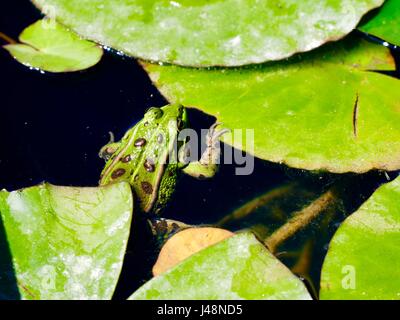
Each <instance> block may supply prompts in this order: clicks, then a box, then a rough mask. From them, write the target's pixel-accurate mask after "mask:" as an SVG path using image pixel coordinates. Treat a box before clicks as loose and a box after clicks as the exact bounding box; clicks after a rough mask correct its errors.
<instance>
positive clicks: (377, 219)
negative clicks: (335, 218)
mask: <svg viewBox="0 0 400 320" xmlns="http://www.w3.org/2000/svg"><path fill="white" fill-rule="evenodd" d="M399 213H400V178H397V179H396V180H395V181H393V182H391V183H388V184H386V185H384V186H382V187H381V188H379V189H378V190H377V191H376V192H375V193H374V194H373V195H372V197H371V198H370V199H369V200H368V201H367V202H365V203H364V204H363V205H362V206H361V208H360V209H359V210H358V211H357V212H356V213H354V214H353V215H351V216H350V217H349V218H347V219H346V221H345V222H344V223H343V224H342V225H341V227H340V228H339V230H338V231H337V233H336V234H335V236H334V238H333V240H332V242H331V244H330V247H329V251H328V255H327V257H326V258H325V262H324V266H323V269H322V276H321V292H320V297H321V299H363V300H364V299H372V300H375V299H382V300H385V299H396V300H397V299H399V298H400V250H399V248H400V215H399Z"/></svg>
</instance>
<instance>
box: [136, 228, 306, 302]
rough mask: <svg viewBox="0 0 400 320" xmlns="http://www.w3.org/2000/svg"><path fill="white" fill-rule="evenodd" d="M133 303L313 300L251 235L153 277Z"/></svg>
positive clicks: (212, 249)
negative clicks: (158, 300) (159, 301)
mask: <svg viewBox="0 0 400 320" xmlns="http://www.w3.org/2000/svg"><path fill="white" fill-rule="evenodd" d="M130 299H132V300H147V299H152V300H157V299H166V300H170V299H184V300H186V299H196V300H199V299H202V300H223V299H227V300H233V299H235V300H236V299H248V300H253V299H257V300H259V299H282V300H296V299H299V300H300V299H302V300H306V299H311V297H310V295H309V293H308V292H307V290H306V288H305V286H304V284H303V283H302V282H301V281H300V280H299V279H298V278H297V277H296V276H295V275H293V274H292V273H291V272H290V271H289V270H288V269H287V268H286V267H285V266H284V265H283V264H282V263H281V262H280V261H279V260H278V259H276V258H275V257H274V256H273V255H272V254H271V253H270V252H269V251H268V250H267V249H265V247H264V246H263V245H262V244H261V243H260V242H258V240H257V239H256V238H255V237H254V235H252V234H251V233H244V234H239V235H236V236H233V237H231V238H228V239H227V240H224V241H222V242H220V243H218V244H216V245H213V246H211V247H208V248H207V249H204V250H202V251H200V252H198V253H196V254H194V255H192V256H191V257H189V258H188V259H186V260H184V261H183V262H181V263H180V264H178V265H177V266H176V267H174V268H172V269H171V270H170V271H167V272H166V273H164V274H162V275H160V276H158V277H155V278H153V279H152V280H150V281H149V282H147V283H146V284H145V285H144V286H142V287H141V288H139V290H138V291H136V292H135V293H134V294H133V295H132V296H131V297H130Z"/></svg>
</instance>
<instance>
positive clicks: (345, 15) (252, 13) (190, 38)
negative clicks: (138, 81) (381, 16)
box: [33, 0, 383, 66]
mask: <svg viewBox="0 0 400 320" xmlns="http://www.w3.org/2000/svg"><path fill="white" fill-rule="evenodd" d="M33 2H34V3H35V4H36V5H37V6H38V7H39V8H42V10H43V11H44V12H51V14H52V16H54V17H56V18H57V19H58V20H59V21H60V22H62V23H63V24H65V25H66V26H68V27H70V28H72V29H73V30H74V31H76V32H77V33H78V34H80V35H81V36H83V37H85V38H88V39H91V40H94V41H97V42H99V43H102V44H104V45H107V46H110V47H113V48H115V49H118V50H121V51H123V52H125V53H126V54H129V55H132V56H135V57H140V58H142V59H146V60H154V61H163V62H169V63H174V64H180V65H190V66H215V65H223V66H238V65H244V64H251V63H259V62H264V61H269V60H280V59H283V58H286V57H288V56H291V55H293V54H294V53H296V52H299V51H308V50H311V49H314V48H316V47H318V46H320V45H321V44H324V43H326V42H328V41H332V40H337V39H340V38H342V37H343V36H345V35H346V34H348V33H349V32H350V31H352V30H353V29H354V28H355V27H356V25H357V24H358V22H359V21H360V19H361V17H362V16H363V15H364V14H365V13H366V12H368V11H369V10H371V9H373V8H376V7H379V6H380V5H382V3H383V0H318V1H316V0H302V1H298V0H279V1H276V0H275V1H271V0H257V1H254V0H251V1H249V0H211V1H210V0H175V1H165V0H153V1H146V0H121V1H110V0H97V1H93V0H33Z"/></svg>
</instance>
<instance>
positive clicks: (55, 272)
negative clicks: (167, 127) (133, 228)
mask: <svg viewBox="0 0 400 320" xmlns="http://www.w3.org/2000/svg"><path fill="white" fill-rule="evenodd" d="M132 206H133V204H132V195H131V189H130V187H129V184H126V183H121V184H113V185H110V186H107V187H101V188H73V187H56V186H52V185H49V184H43V185H39V186H36V187H32V188H28V189H24V190H21V191H15V192H7V191H1V192H0V214H1V215H0V218H1V219H0V222H1V221H2V224H3V225H4V230H3V232H4V233H5V234H0V239H1V240H0V241H6V243H7V246H4V244H3V245H2V244H0V248H4V247H8V249H7V251H9V252H8V254H7V255H8V256H9V257H10V258H9V261H8V263H6V262H5V261H2V263H0V292H1V293H2V294H3V295H6V294H7V293H9V294H12V292H13V291H14V294H15V291H16V292H17V295H18V296H19V297H20V298H22V299H34V300H39V299H40V300H47V299H63V300H64V299H65V300H68V299H111V297H112V294H113V292H114V289H115V286H116V284H117V280H118V278H119V274H120V271H121V267H122V261H123V258H124V254H125V250H126V245H127V241H128V236H129V230H130V222H131V218H132ZM0 230H1V228H0ZM3 250H5V249H3ZM5 253H6V252H5V251H4V252H2V253H1V254H2V255H5ZM7 264H8V265H9V267H8V268H7ZM10 265H11V266H10ZM14 279H15V283H12V282H13V280H14ZM12 286H14V288H16V290H12ZM6 298H7V296H6ZM8 298H12V299H15V298H17V297H15V296H8Z"/></svg>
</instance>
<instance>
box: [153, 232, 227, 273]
mask: <svg viewBox="0 0 400 320" xmlns="http://www.w3.org/2000/svg"><path fill="white" fill-rule="evenodd" d="M233 235H234V234H233V233H232V232H230V231H228V230H225V229H219V228H210V227H208V228H189V229H185V230H183V231H180V232H178V233H177V234H175V235H174V236H173V237H171V238H170V239H168V241H167V242H166V243H165V245H164V246H163V247H162V249H161V252H160V254H159V256H158V259H157V262H156V264H155V265H154V267H153V275H154V276H158V275H160V274H162V273H164V272H165V271H167V270H169V269H171V268H172V267H174V266H175V265H177V264H178V263H179V262H181V261H183V260H185V259H186V258H188V257H190V256H191V255H193V254H195V253H196V252H199V251H201V250H203V249H205V248H207V247H209V246H211V245H213V244H216V243H218V242H220V241H222V240H224V239H226V238H229V237H231V236H233Z"/></svg>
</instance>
